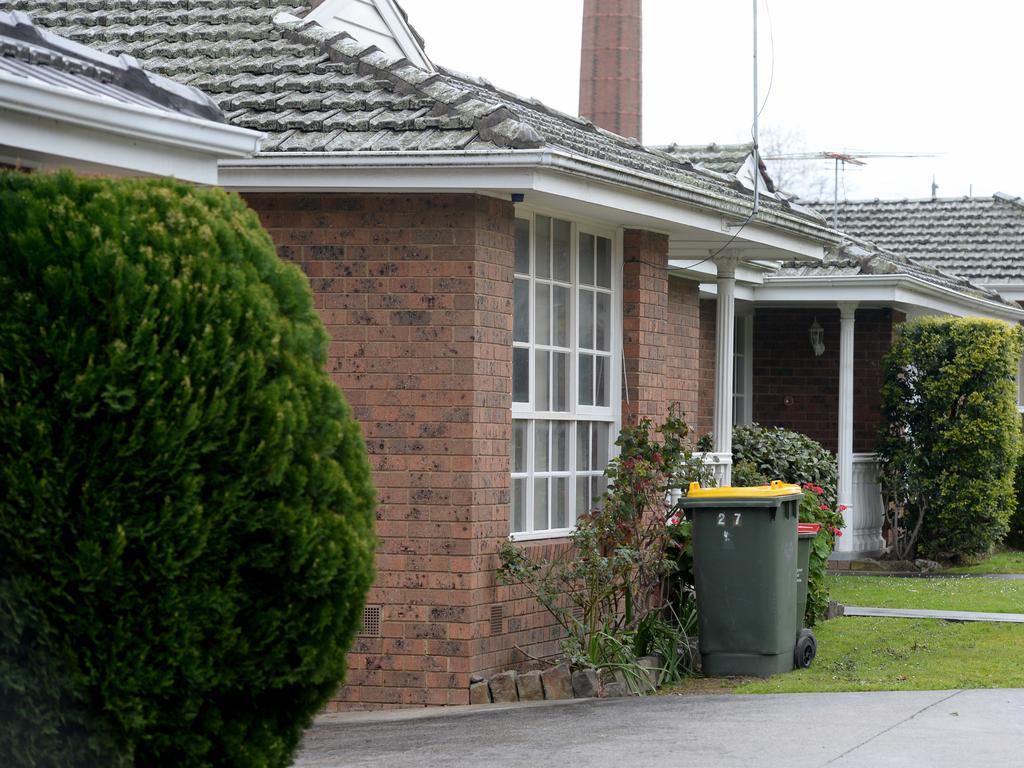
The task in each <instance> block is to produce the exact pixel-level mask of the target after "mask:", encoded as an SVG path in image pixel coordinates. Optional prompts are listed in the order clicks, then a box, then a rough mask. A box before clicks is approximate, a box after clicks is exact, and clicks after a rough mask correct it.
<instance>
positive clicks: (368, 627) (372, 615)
mask: <svg viewBox="0 0 1024 768" xmlns="http://www.w3.org/2000/svg"><path fill="white" fill-rule="evenodd" d="M359 636H360V637H380V606H379V605H368V606H366V607H365V608H363V629H362V631H361V632H360V633H359Z"/></svg>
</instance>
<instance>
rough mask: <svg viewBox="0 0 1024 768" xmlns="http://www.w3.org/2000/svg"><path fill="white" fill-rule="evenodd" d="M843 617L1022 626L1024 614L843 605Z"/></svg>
mask: <svg viewBox="0 0 1024 768" xmlns="http://www.w3.org/2000/svg"><path fill="white" fill-rule="evenodd" d="M843 615H844V616H883V617H886V618H891V619H942V620H943V621H996V622H1008V623H1010V624H1024V613H991V612H989V611H936V610H932V609H931V608H867V607H865V606H862V605H844V606H843Z"/></svg>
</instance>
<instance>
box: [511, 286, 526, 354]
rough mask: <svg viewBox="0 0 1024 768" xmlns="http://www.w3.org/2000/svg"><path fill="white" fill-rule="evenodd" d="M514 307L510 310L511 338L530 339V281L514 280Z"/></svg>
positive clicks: (517, 339)
mask: <svg viewBox="0 0 1024 768" xmlns="http://www.w3.org/2000/svg"><path fill="white" fill-rule="evenodd" d="M515 297H516V302H515V309H514V310H513V312H512V338H513V340H515V341H529V340H530V281H529V280H516V282H515Z"/></svg>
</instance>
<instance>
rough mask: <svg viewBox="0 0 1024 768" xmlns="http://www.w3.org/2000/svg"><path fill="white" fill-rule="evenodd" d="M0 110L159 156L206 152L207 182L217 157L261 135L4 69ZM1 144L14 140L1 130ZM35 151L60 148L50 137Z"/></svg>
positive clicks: (252, 144) (243, 148) (254, 144)
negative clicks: (150, 150) (123, 141)
mask: <svg viewBox="0 0 1024 768" xmlns="http://www.w3.org/2000/svg"><path fill="white" fill-rule="evenodd" d="M0 114H3V115H4V120H5V123H6V121H7V120H8V119H10V117H11V115H19V116H22V117H30V118H36V119H37V120H38V121H40V122H43V123H45V122H46V121H50V122H51V123H55V124H66V125H72V126H77V127H79V128H83V129H86V130H88V131H92V132H95V133H97V134H109V135H111V136H116V137H119V138H121V139H128V140H129V142H134V143H135V144H136V145H138V146H141V145H142V144H148V145H151V146H153V147H154V149H155V150H156V149H158V150H159V152H162V153H163V154H166V153H167V152H168V150H174V151H179V152H180V151H184V152H188V153H192V154H194V155H199V156H206V157H207V158H208V159H209V162H211V163H212V164H214V165H213V177H212V181H210V182H207V183H215V182H216V165H215V164H216V161H217V160H218V159H220V158H239V157H247V156H251V155H252V154H254V153H255V152H256V150H257V149H258V148H259V140H260V138H261V137H262V134H260V133H258V132H257V131H250V130H248V129H245V128H238V127H236V126H233V125H227V124H224V123H215V122H213V121H211V120H202V119H200V118H196V117H190V116H188V115H178V114H175V113H172V112H166V111H164V110H157V109H151V108H148V107H143V106H140V105H136V104H125V103H124V102H120V101H116V100H114V99H109V98H106V97H103V96H93V95H90V94H84V93H80V92H78V91H74V90H71V89H68V88H61V87H58V86H53V85H50V84H48V83H40V82H38V81H34V80H28V79H26V78H21V77H15V76H12V75H6V74H3V73H0ZM0 142H3V143H4V144H7V145H12V144H13V141H12V138H11V137H10V136H8V135H7V134H6V132H5V134H4V135H3V136H2V137H0ZM34 143H35V144H39V143H40V142H39V141H36V142H34ZM39 151H43V152H47V153H50V154H58V153H61V152H62V147H61V146H60V144H59V143H58V144H56V145H55V144H53V143H52V140H51V141H49V142H48V143H47V144H46V145H45V146H43V147H41V148H39ZM111 158H117V154H116V153H114V155H112V156H111V155H108V156H107V161H108V162H106V163H105V164H108V165H114V166H116V165H117V164H118V162H114V163H110V162H109V160H110V159H111ZM100 162H102V160H100ZM138 170H144V169H138Z"/></svg>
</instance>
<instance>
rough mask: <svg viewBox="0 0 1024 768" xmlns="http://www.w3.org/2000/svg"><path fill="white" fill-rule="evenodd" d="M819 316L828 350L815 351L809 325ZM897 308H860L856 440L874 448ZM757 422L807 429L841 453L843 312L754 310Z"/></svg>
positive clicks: (860, 447)
mask: <svg viewBox="0 0 1024 768" xmlns="http://www.w3.org/2000/svg"><path fill="white" fill-rule="evenodd" d="M815 318H817V320H818V322H819V323H820V324H821V326H822V328H824V330H825V352H824V354H822V356H821V357H815V356H814V352H813V350H812V349H811V344H810V339H809V337H808V329H809V328H810V327H811V324H812V323H813V322H814V319H815ZM892 328H893V313H892V312H891V311H890V310H887V309H860V310H857V314H856V319H855V324H854V395H853V402H854V440H853V450H854V451H855V452H857V453H861V452H865V453H867V452H872V451H874V449H875V443H876V440H877V435H878V430H879V427H880V426H881V413H880V410H879V408H880V404H881V376H882V372H881V368H880V365H881V358H882V356H883V355H884V354H885V352H886V351H887V350H888V349H889V346H890V345H891V343H892ZM753 367H754V384H753V389H754V400H753V416H754V421H756V422H758V423H760V424H763V425H765V426H780V427H785V428H787V429H792V430H795V431H797V432H802V433H804V434H806V435H809V436H810V437H812V438H814V439H815V440H817V441H818V442H820V443H821V444H822V445H824V446H825V447H826V448H828V449H830V450H832V451H835V450H836V446H837V440H838V429H839V426H838V425H839V310H838V309H817V310H813V309H759V310H757V312H756V314H755V316H754V364H753Z"/></svg>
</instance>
